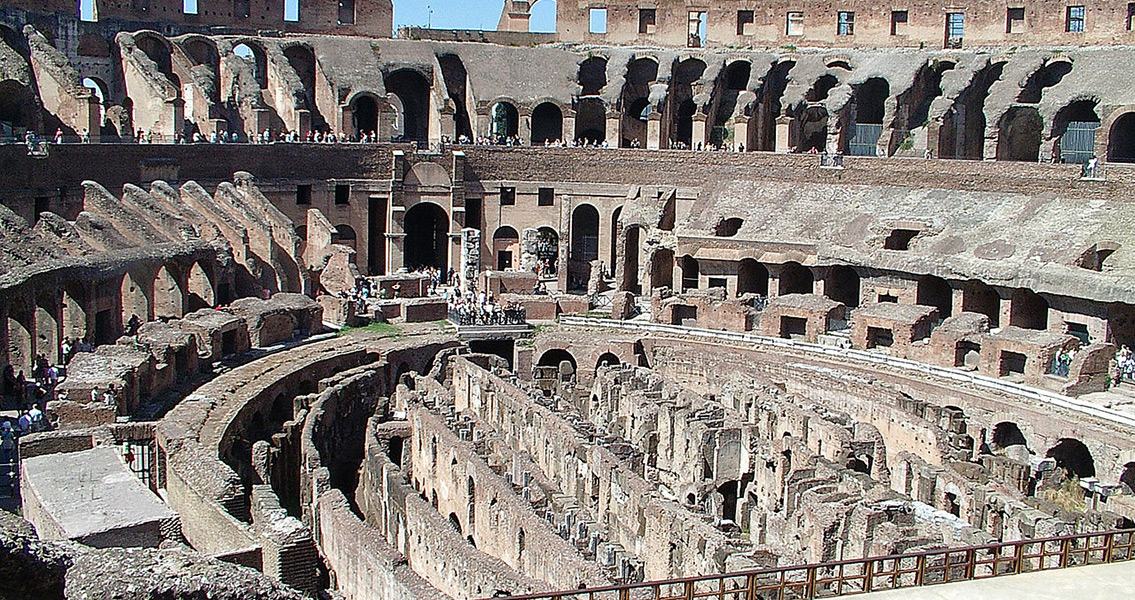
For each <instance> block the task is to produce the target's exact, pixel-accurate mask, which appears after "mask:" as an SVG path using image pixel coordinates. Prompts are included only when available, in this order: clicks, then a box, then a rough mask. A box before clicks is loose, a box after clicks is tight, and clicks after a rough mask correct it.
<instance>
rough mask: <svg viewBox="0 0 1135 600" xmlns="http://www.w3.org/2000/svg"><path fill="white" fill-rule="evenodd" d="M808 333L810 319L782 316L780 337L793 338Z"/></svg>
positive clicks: (801, 336)
mask: <svg viewBox="0 0 1135 600" xmlns="http://www.w3.org/2000/svg"><path fill="white" fill-rule="evenodd" d="M807 334H808V319H805V318H803V317H781V318H780V337H782V338H784V339H786V340H791V339H798V338H803V337H804V336H805V335H807Z"/></svg>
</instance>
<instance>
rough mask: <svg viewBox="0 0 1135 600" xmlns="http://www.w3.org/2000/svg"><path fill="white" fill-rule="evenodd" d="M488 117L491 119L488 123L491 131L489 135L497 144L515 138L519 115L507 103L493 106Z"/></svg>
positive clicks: (514, 108) (518, 129) (513, 107)
mask: <svg viewBox="0 0 1135 600" xmlns="http://www.w3.org/2000/svg"><path fill="white" fill-rule="evenodd" d="M489 117H490V118H491V119H492V120H491V123H490V127H491V128H492V129H491V131H490V132H489V134H490V135H491V136H492V137H493V138H494V139H495V140H496V141H497V142H498V143H502V142H504V141H506V140H508V139H509V138H513V137H516V134H517V133H518V132H519V131H520V113H519V112H517V110H516V107H515V106H513V105H512V104H511V103H509V102H497V103H496V104H494V105H493V108H492V109H491V110H490V111H489Z"/></svg>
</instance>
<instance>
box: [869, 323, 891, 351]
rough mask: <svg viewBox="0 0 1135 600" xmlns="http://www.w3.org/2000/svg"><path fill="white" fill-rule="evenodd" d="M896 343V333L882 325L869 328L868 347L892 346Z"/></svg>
mask: <svg viewBox="0 0 1135 600" xmlns="http://www.w3.org/2000/svg"><path fill="white" fill-rule="evenodd" d="M893 345H895V333H894V332H893V331H891V330H890V329H884V328H882V327H868V328H867V347H868V348H890V347H891V346H893Z"/></svg>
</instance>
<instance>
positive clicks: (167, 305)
mask: <svg viewBox="0 0 1135 600" xmlns="http://www.w3.org/2000/svg"><path fill="white" fill-rule="evenodd" d="M178 275H179V273H178V270H177V268H176V267H175V266H174V265H162V267H161V268H160V269H158V272H157V273H156V274H155V275H154V284H153V289H154V310H153V316H154V318H157V319H179V318H181V317H182V316H184V315H185V292H184V291H183V290H182V285H181V281H180V279H179V277H178Z"/></svg>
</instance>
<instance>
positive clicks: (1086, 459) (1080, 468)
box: [1045, 438, 1096, 479]
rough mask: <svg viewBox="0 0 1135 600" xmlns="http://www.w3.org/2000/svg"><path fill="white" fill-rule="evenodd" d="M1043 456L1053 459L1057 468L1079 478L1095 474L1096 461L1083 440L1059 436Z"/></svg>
mask: <svg viewBox="0 0 1135 600" xmlns="http://www.w3.org/2000/svg"><path fill="white" fill-rule="evenodd" d="M1045 457H1047V458H1051V459H1054V460H1055V461H1056V466H1057V467H1058V468H1061V469H1064V470H1065V471H1068V473H1069V474H1070V475H1073V476H1075V477H1077V478H1079V479H1083V478H1085V477H1095V476H1096V462H1095V460H1094V459H1093V458H1092V453H1091V452H1090V451H1089V450H1088V447H1087V446H1085V445H1084V442H1081V441H1080V440H1077V439H1074V438H1061V439H1060V440H1058V441H1057V442H1056V445H1055V446H1053V447H1052V448H1049V450H1048V452H1047V453H1045Z"/></svg>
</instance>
